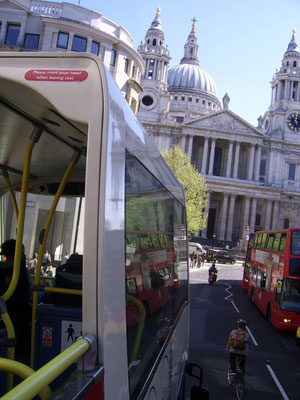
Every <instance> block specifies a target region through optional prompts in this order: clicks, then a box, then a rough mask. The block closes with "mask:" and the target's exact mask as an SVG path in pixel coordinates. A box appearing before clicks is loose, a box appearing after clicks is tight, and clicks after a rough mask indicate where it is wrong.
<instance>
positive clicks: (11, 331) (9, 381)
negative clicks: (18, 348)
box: [1, 312, 16, 391]
mask: <svg viewBox="0 0 300 400" xmlns="http://www.w3.org/2000/svg"><path fill="white" fill-rule="evenodd" d="M1 317H2V320H3V323H4V325H5V328H6V333H7V337H8V339H12V340H13V339H15V338H16V334H15V328H14V325H13V323H12V321H11V319H10V316H9V314H8V313H7V312H5V313H3V314H1ZM7 358H8V359H10V360H14V358H15V348H14V347H8V348H7ZM12 387H13V375H12V374H6V391H9V390H10V389H11V388H12Z"/></svg>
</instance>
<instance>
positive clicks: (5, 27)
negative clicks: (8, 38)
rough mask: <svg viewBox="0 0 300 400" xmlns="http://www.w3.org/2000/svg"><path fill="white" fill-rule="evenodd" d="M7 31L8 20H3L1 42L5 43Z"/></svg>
mask: <svg viewBox="0 0 300 400" xmlns="http://www.w3.org/2000/svg"><path fill="white" fill-rule="evenodd" d="M6 31H7V21H2V26H1V32H0V43H1V44H3V43H4V41H5V35H6Z"/></svg>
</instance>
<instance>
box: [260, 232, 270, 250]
mask: <svg viewBox="0 0 300 400" xmlns="http://www.w3.org/2000/svg"><path fill="white" fill-rule="evenodd" d="M267 237H268V234H267V233H263V234H262V238H261V245H260V247H261V248H262V249H265V248H266V243H267Z"/></svg>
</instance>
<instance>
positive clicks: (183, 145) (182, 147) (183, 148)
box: [180, 135, 186, 153]
mask: <svg viewBox="0 0 300 400" xmlns="http://www.w3.org/2000/svg"><path fill="white" fill-rule="evenodd" d="M185 143H186V135H182V138H181V144H180V148H181V151H182V153H185Z"/></svg>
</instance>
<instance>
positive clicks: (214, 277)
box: [208, 271, 218, 285]
mask: <svg viewBox="0 0 300 400" xmlns="http://www.w3.org/2000/svg"><path fill="white" fill-rule="evenodd" d="M217 275H218V274H217V272H213V271H212V272H211V273H210V274H209V277H208V282H209V284H210V285H212V284H213V283H214V282H215V281H216V280H217Z"/></svg>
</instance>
